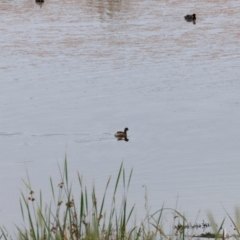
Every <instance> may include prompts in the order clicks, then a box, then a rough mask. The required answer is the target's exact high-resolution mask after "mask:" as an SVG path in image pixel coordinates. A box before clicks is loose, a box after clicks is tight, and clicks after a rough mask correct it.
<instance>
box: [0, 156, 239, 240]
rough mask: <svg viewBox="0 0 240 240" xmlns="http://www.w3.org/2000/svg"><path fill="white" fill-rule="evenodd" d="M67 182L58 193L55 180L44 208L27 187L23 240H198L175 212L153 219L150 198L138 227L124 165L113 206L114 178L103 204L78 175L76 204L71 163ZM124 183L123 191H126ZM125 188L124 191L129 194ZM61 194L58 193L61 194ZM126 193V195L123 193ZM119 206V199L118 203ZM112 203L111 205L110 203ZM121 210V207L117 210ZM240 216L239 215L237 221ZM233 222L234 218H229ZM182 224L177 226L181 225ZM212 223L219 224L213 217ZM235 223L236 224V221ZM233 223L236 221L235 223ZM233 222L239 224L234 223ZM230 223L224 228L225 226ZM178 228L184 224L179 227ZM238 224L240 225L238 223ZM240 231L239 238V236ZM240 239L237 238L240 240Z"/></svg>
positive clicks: (64, 176)
mask: <svg viewBox="0 0 240 240" xmlns="http://www.w3.org/2000/svg"><path fill="white" fill-rule="evenodd" d="M60 175H61V181H60V183H59V184H58V186H56V187H55V185H54V183H53V181H52V178H51V177H50V188H51V193H52V200H51V202H50V203H48V204H43V199H42V192H41V191H40V192H39V198H38V199H35V197H34V196H35V194H34V191H33V189H32V187H31V183H30V179H29V177H28V178H27V179H28V180H27V181H23V182H24V184H25V186H26V188H27V190H28V192H29V195H28V196H25V194H24V193H23V192H21V198H20V209H21V214H22V219H23V226H16V228H17V236H15V238H14V239H19V240H30V239H31V240H50V239H51V240H123V239H124V240H125V239H129V240H131V239H135V240H154V239H166V240H174V239H182V240H185V238H186V237H188V239H189V238H192V237H196V236H194V234H191V237H189V235H188V233H187V226H188V222H187V220H186V218H185V217H184V216H183V215H182V214H181V213H180V212H178V211H176V210H175V209H171V208H164V207H162V208H161V209H159V210H158V211H156V212H155V213H153V214H150V213H149V210H148V207H147V193H146V195H145V202H146V204H145V205H146V207H145V208H146V217H145V219H144V220H143V221H142V222H141V223H140V224H136V223H135V224H133V222H136V221H134V217H133V215H134V214H133V213H134V210H135V209H134V205H133V206H130V207H129V206H128V202H127V192H128V190H129V186H130V182H131V177H132V170H131V171H130V174H129V175H128V176H126V172H125V169H124V167H123V163H122V164H121V166H120V168H119V171H118V174H117V177H116V180H115V184H114V191H113V195H112V196H111V199H110V202H111V204H110V205H109V204H108V206H105V202H106V198H107V190H108V188H109V184H110V182H111V177H109V179H108V180H107V183H106V187H105V190H104V193H103V197H102V199H101V201H100V202H99V201H98V200H97V199H98V198H97V196H96V190H95V186H94V185H93V187H92V189H91V193H89V192H88V190H87V188H86V186H84V184H83V180H82V177H81V175H80V174H79V173H78V174H77V179H78V184H79V189H80V196H79V197H78V198H77V199H75V198H74V193H73V191H72V186H71V184H70V183H69V179H68V166H67V160H66V158H65V161H64V167H63V171H61V170H60ZM120 183H121V185H120ZM120 186H123V191H122V189H121V187H120ZM56 188H57V190H56ZM119 188H120V189H119ZM119 190H121V192H123V194H122V199H121V203H120V206H119V204H116V198H117V195H118V196H119V193H118V194H117V192H118V191H119ZM118 200H119V197H118ZM108 202H109V201H108ZM117 206H118V207H117ZM163 211H168V212H169V211H170V212H171V213H173V224H172V232H171V233H170V234H168V235H167V234H166V233H165V231H164V229H163V227H162V226H163V222H164V221H163V219H164V218H163ZM238 215H240V214H239V212H237V216H238ZM229 217H230V216H229ZM238 217H239V216H238ZM176 219H177V223H176V222H175V220H176ZM209 219H210V221H212V222H214V219H213V217H212V216H211V214H209ZM230 219H231V218H230ZM238 219H239V218H237V221H236V228H237V229H238V230H239V222H240V221H239V220H238ZM231 220H232V219H231ZM232 221H233V220H232ZM223 223H224V221H223V222H222V224H221V227H222V225H223ZM175 224H178V225H177V226H175ZM234 224H235V223H234ZM213 230H214V231H215V234H216V235H214V236H216V238H218V237H220V229H213ZM238 230H237V233H238V236H239V231H238ZM238 236H237V235H236V236H235V237H236V238H237V237H238ZM0 239H12V238H11V237H10V235H9V234H8V232H7V230H6V229H5V228H4V227H1V228H0Z"/></svg>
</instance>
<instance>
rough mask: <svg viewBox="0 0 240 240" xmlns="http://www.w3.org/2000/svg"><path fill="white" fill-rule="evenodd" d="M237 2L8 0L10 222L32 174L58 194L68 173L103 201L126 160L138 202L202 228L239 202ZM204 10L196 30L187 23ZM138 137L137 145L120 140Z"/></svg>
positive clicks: (4, 71) (5, 102)
mask: <svg viewBox="0 0 240 240" xmlns="http://www.w3.org/2000/svg"><path fill="white" fill-rule="evenodd" d="M239 11H240V3H239V1H227V0H222V1H205V0H204V1H201V2H199V1H194V0H191V1H182V0H181V1H173V0H172V1H159V0H158V1H154V0H153V1H138V0H136V1H127V0H122V1H111V0H109V1H98V0H92V1H86V0H85V1H84V0H65V1H57V0H46V2H45V3H44V4H43V5H42V6H41V7H40V6H39V5H36V4H35V2H34V1H29V0H22V1H20V2H19V1H15V0H0V13H1V14H0V32H1V39H0V51H1V54H0V77H1V88H0V116H1V118H0V144H1V151H0V158H1V163H0V164H1V167H0V179H1V182H2V184H1V186H0V191H1V195H0V210H1V212H0V224H5V225H6V224H7V225H11V224H10V223H12V222H18V221H19V219H20V216H21V215H20V208H19V205H18V198H19V197H20V189H24V185H23V183H22V182H21V179H26V168H27V169H28V172H29V176H30V178H31V181H32V188H33V189H34V190H35V191H36V192H38V190H39V189H40V188H41V189H42V190H43V191H45V196H46V198H48V197H49V190H50V185H49V182H48V177H49V175H51V176H53V178H54V180H55V182H56V185H57V183H58V181H59V182H60V178H59V170H58V165H57V163H59V164H60V165H61V164H62V162H63V159H64V156H65V154H67V158H68V163H69V171H70V175H71V177H72V179H76V178H75V176H76V171H79V172H80V173H81V174H82V175H83V177H84V179H85V180H86V184H88V185H91V184H92V182H93V181H94V182H95V183H96V185H97V189H98V191H99V193H100V194H102V193H103V189H104V187H105V183H106V181H107V179H108V176H109V175H112V176H113V177H114V176H116V175H117V171H118V168H119V166H120V164H121V162H122V161H124V166H125V168H126V170H127V171H130V169H131V168H133V169H134V172H133V177H132V182H131V188H130V192H129V204H133V203H136V209H137V214H138V216H139V218H141V217H142V216H143V215H144V210H143V209H144V194H145V193H144V188H143V187H142V186H143V185H145V186H147V189H148V199H149V206H150V207H151V211H152V212H154V211H155V210H158V209H159V208H161V206H162V204H163V203H164V205H165V206H166V207H173V208H174V207H175V205H176V203H177V206H178V210H179V211H182V212H184V213H185V214H186V215H187V216H188V218H189V220H190V221H194V220H195V218H196V216H197V214H198V211H199V210H200V211H201V214H202V215H200V217H199V221H200V222H201V221H202V219H203V218H204V219H205V220H206V217H205V212H206V210H207V209H210V210H211V211H212V212H213V214H214V216H215V217H216V218H217V219H218V220H219V221H221V220H222V219H223V217H224V216H225V212H224V210H223V207H222V205H223V206H224V207H225V208H226V209H227V210H228V211H229V213H232V212H233V210H234V207H235V206H236V205H239V194H238V189H239V187H240V181H239V180H240V176H239V167H240V162H239V156H240V148H239V144H240V82H239V73H240V71H239V65H240V62H239V59H240V48H239V24H240V20H239V17H238V15H239ZM192 13H196V15H197V22H196V24H195V25H194V24H192V23H187V22H185V21H184V15H186V14H192ZM125 127H128V128H129V139H130V141H129V142H124V141H122V142H118V141H116V139H114V137H113V135H114V133H115V132H116V131H119V130H123V129H124V128H125Z"/></svg>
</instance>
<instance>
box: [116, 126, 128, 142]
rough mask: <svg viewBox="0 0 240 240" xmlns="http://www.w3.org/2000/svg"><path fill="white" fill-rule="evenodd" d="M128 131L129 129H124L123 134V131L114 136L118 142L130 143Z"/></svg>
mask: <svg viewBox="0 0 240 240" xmlns="http://www.w3.org/2000/svg"><path fill="white" fill-rule="evenodd" d="M127 131H128V128H125V129H124V132H121V131H119V132H116V133H115V135H114V136H115V137H116V138H117V139H118V140H125V141H128V138H127Z"/></svg>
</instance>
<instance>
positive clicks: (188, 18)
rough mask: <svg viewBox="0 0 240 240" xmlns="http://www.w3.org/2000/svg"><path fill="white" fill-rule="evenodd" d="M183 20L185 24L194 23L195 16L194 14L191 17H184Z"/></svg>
mask: <svg viewBox="0 0 240 240" xmlns="http://www.w3.org/2000/svg"><path fill="white" fill-rule="evenodd" d="M184 18H185V20H186V21H187V22H195V21H196V14H195V13H194V14H193V15H186V16H185V17H184Z"/></svg>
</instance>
